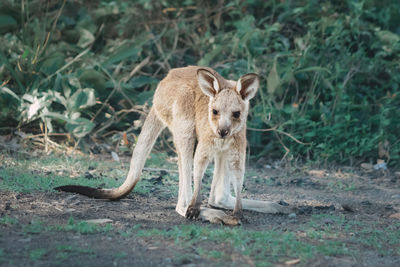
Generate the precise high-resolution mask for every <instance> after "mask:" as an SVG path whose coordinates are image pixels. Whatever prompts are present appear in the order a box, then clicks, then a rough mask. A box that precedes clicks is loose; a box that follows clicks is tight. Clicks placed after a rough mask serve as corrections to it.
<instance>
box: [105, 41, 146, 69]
mask: <svg viewBox="0 0 400 267" xmlns="http://www.w3.org/2000/svg"><path fill="white" fill-rule="evenodd" d="M141 50H142V49H139V48H137V47H131V46H128V47H123V48H122V49H119V50H118V51H117V52H116V53H115V54H114V55H112V56H110V57H109V58H108V60H106V61H105V62H103V67H108V66H110V65H112V64H114V63H118V62H120V61H121V60H126V59H130V60H132V61H134V60H136V59H137V57H138V55H139V53H140V51H141Z"/></svg>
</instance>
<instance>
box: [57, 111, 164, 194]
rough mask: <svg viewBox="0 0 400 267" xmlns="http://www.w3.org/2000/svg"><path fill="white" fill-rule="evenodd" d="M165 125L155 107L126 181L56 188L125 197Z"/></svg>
mask: <svg viewBox="0 0 400 267" xmlns="http://www.w3.org/2000/svg"><path fill="white" fill-rule="evenodd" d="M164 128H165V125H164V124H163V123H162V121H160V119H159V118H158V117H157V115H156V113H155V110H154V107H153V108H152V109H151V110H150V113H149V115H148V116H147V118H146V120H145V122H144V125H143V127H142V131H141V132H140V135H139V138H138V140H137V143H136V146H135V149H134V150H133V154H132V159H131V164H130V168H129V173H128V176H127V177H126V179H125V181H124V183H123V184H122V185H121V186H120V187H118V188H113V189H99V188H92V187H88V186H81V185H64V186H59V187H56V188H54V189H55V190H58V191H65V192H73V193H78V194H81V195H85V196H88V197H92V198H102V199H112V200H117V199H121V198H123V197H125V196H126V195H128V194H129V192H131V191H132V190H133V189H134V188H135V185H136V184H137V182H139V180H140V176H141V174H142V169H143V167H144V164H145V162H146V159H147V157H148V156H149V154H150V151H151V149H152V147H153V145H154V143H155V141H156V139H157V137H158V136H159V135H160V133H161V131H162V130H163V129H164Z"/></svg>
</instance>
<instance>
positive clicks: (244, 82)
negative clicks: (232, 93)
mask: <svg viewBox="0 0 400 267" xmlns="http://www.w3.org/2000/svg"><path fill="white" fill-rule="evenodd" d="M259 86H260V80H259V78H258V75H257V74H255V73H248V74H245V75H243V76H242V77H240V79H239V80H238V82H237V84H236V91H237V92H238V93H239V94H240V95H241V96H242V99H243V100H250V99H252V98H253V97H254V96H255V95H256V93H257V89H258V87H259Z"/></svg>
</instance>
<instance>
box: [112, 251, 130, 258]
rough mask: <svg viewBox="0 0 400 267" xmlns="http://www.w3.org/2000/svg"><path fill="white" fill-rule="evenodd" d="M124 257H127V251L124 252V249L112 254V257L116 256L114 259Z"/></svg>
mask: <svg viewBox="0 0 400 267" xmlns="http://www.w3.org/2000/svg"><path fill="white" fill-rule="evenodd" d="M126 257H128V253H126V252H124V251H121V252H118V253H117V254H115V255H114V258H116V259H123V258H126Z"/></svg>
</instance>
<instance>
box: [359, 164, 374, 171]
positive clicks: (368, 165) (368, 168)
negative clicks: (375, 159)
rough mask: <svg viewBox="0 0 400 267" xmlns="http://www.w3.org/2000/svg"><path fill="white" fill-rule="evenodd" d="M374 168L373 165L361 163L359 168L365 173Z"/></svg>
mask: <svg viewBox="0 0 400 267" xmlns="http://www.w3.org/2000/svg"><path fill="white" fill-rule="evenodd" d="M373 167H374V165H372V164H369V163H361V168H362V169H364V170H366V171H370V170H372V168H373Z"/></svg>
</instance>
